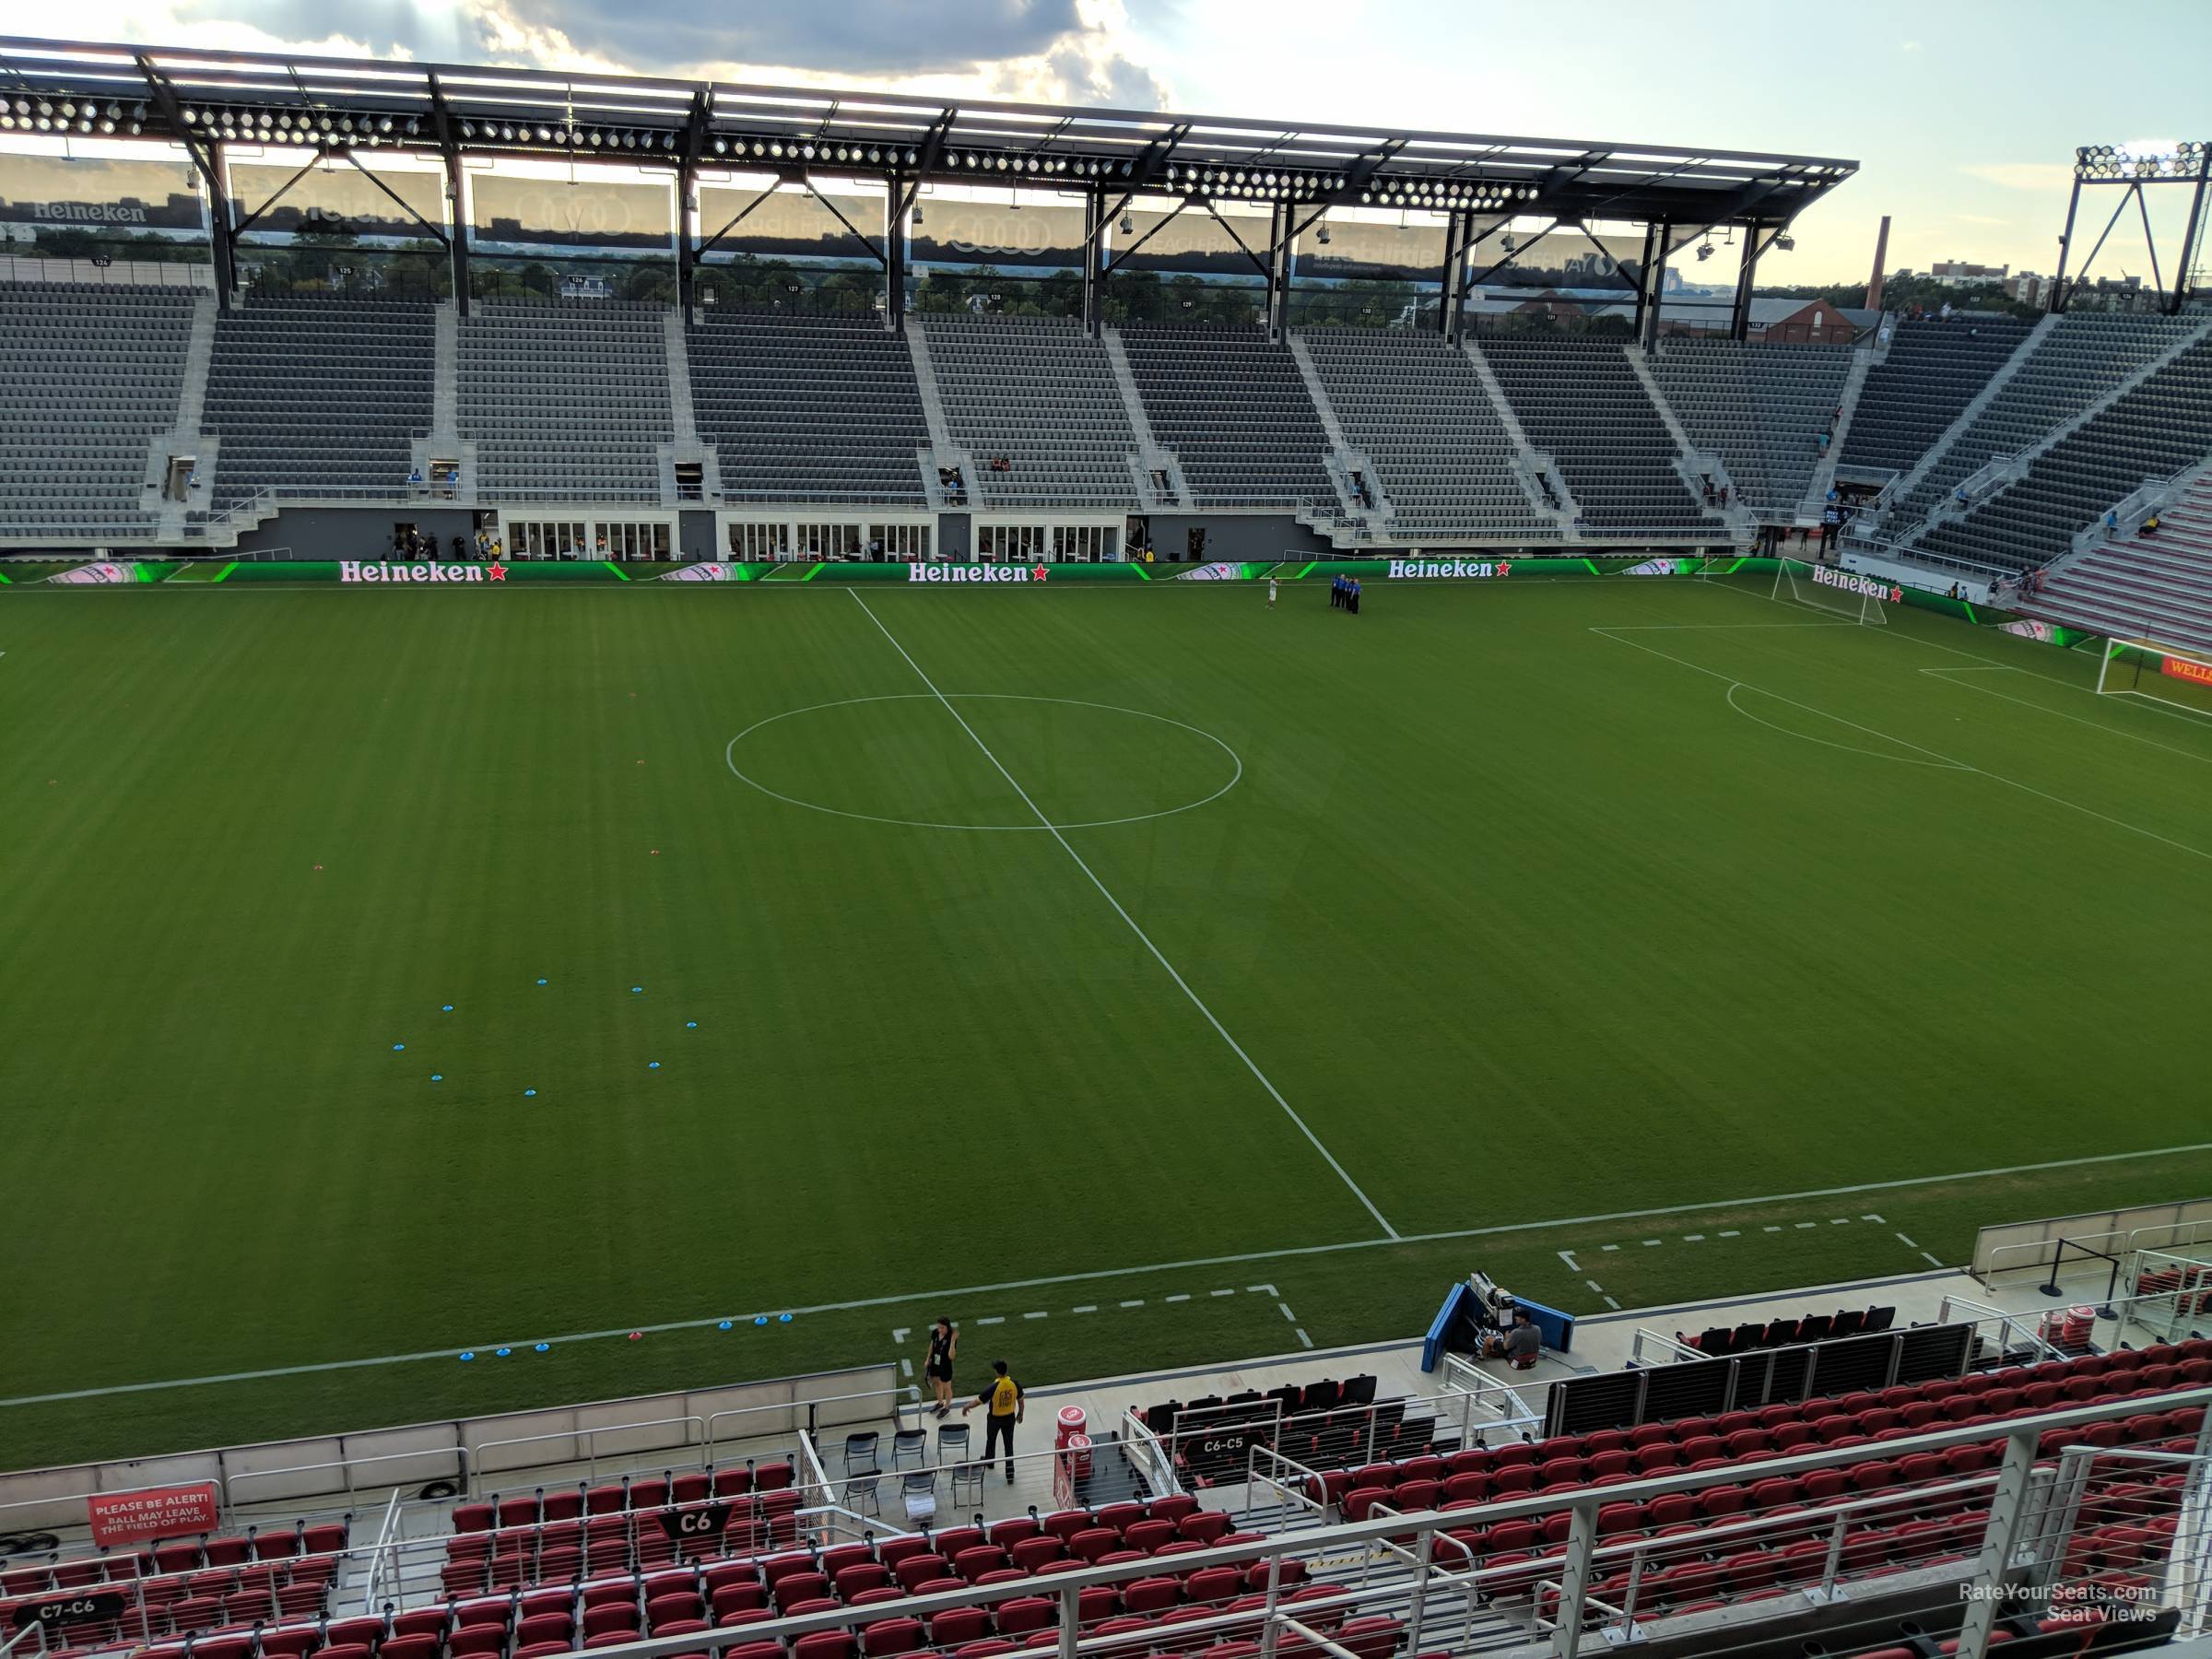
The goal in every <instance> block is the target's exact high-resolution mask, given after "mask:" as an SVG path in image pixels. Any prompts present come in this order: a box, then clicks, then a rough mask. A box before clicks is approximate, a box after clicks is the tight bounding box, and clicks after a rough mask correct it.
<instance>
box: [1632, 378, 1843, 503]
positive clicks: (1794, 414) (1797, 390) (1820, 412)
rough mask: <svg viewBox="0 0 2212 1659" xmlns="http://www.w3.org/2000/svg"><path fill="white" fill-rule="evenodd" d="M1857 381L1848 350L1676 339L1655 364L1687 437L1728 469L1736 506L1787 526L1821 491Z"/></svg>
mask: <svg viewBox="0 0 2212 1659" xmlns="http://www.w3.org/2000/svg"><path fill="white" fill-rule="evenodd" d="M1850 373H1851V348H1850V347H1842V346H1751V345H1747V344H1745V343H1744V342H1743V341H1740V340H1698V339H1669V340H1665V341H1663V342H1662V344H1661V347H1660V350H1659V352H1658V354H1657V355H1656V356H1654V357H1653V359H1652V374H1653V378H1654V379H1655V380H1657V382H1659V386H1660V389H1661V390H1662V391H1663V392H1664V393H1665V394H1666V401H1667V403H1668V405H1669V406H1671V407H1672V408H1673V409H1674V411H1675V413H1676V415H1677V417H1678V418H1680V420H1681V422H1682V426H1683V429H1685V430H1686V431H1687V432H1688V434H1689V436H1690V437H1691V439H1692V440H1693V441H1696V442H1697V443H1698V445H1699V446H1700V448H1702V449H1706V450H1710V451H1712V452H1713V453H1716V454H1718V455H1719V456H1720V457H1721V459H1722V461H1723V462H1724V464H1725V465H1726V466H1727V468H1728V476H1729V477H1730V478H1731V479H1733V480H1734V482H1735V499H1736V500H1739V501H1741V502H1742V503H1743V504H1744V505H1745V506H1747V507H1750V508H1752V509H1754V510H1756V511H1758V512H1761V513H1764V514H1769V515H1779V516H1782V517H1784V518H1786V517H1788V516H1789V515H1790V514H1792V513H1793V512H1795V511H1796V509H1797V507H1798V505H1799V503H1800V502H1802V501H1803V500H1804V499H1805V496H1806V491H1807V490H1808V489H1809V488H1811V487H1812V482H1813V475H1814V473H1815V472H1816V471H1817V470H1818V467H1819V465H1820V461H1821V457H1822V454H1823V451H1822V448H1821V444H1820V437H1821V434H1822V433H1824V432H1825V433H1829V434H1830V435H1831V440H1832V434H1833V432H1834V429H1835V422H1836V418H1837V416H1838V414H1839V413H1840V411H1841V407H1842V401H1843V382H1844V381H1845V380H1846V379H1847V378H1848V377H1849V376H1850Z"/></svg>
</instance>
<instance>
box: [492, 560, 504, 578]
mask: <svg viewBox="0 0 2212 1659" xmlns="http://www.w3.org/2000/svg"><path fill="white" fill-rule="evenodd" d="M491 579H492V580H493V581H494V582H504V581H506V580H507V567H506V566H505V565H503V564H495V565H493V566H492V567H491Z"/></svg>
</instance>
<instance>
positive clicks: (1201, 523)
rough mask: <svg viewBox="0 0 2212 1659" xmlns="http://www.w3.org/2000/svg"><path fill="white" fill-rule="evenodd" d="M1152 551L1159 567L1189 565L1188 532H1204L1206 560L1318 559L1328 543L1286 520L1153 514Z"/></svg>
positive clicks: (1259, 516) (1244, 515) (1253, 515)
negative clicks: (1162, 564) (1175, 563)
mask: <svg viewBox="0 0 2212 1659" xmlns="http://www.w3.org/2000/svg"><path fill="white" fill-rule="evenodd" d="M1151 518H1152V550H1153V552H1154V553H1155V554H1157V555H1158V556H1159V559H1160V560H1161V561H1162V562H1172V561H1179V560H1182V559H1188V558H1189V557H1190V554H1189V547H1190V532H1191V531H1192V530H1193V529H1203V530H1204V531H1205V532H1206V551H1205V552H1204V553H1203V554H1202V555H1200V557H1201V558H1203V559H1319V558H1321V557H1322V556H1323V555H1324V554H1325V553H1327V552H1328V551H1329V543H1328V538H1327V537H1326V536H1323V535H1315V534H1314V533H1313V532H1312V531H1311V530H1309V529H1307V528H1306V527H1305V526H1304V525H1303V524H1300V523H1299V522H1298V521H1297V520H1296V519H1294V518H1292V517H1291V516H1290V515H1289V514H1288V513H1285V514H1283V515H1281V516H1280V517H1277V516H1274V515H1270V514H1265V513H1211V514H1209V513H1204V512H1191V513H1182V512H1155V513H1153V514H1152V515H1151Z"/></svg>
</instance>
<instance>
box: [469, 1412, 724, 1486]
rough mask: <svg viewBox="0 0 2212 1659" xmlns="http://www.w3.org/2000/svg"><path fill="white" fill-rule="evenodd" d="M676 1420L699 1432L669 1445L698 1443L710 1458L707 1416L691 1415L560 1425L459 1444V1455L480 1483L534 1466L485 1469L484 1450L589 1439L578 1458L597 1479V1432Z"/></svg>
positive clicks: (680, 1448) (703, 1458)
mask: <svg viewBox="0 0 2212 1659" xmlns="http://www.w3.org/2000/svg"><path fill="white" fill-rule="evenodd" d="M677 1424H685V1425H688V1426H691V1427H695V1428H697V1429H698V1430H699V1434H698V1437H697V1438H696V1439H694V1438H693V1437H691V1436H689V1435H688V1434H687V1435H686V1436H685V1438H684V1439H682V1440H679V1441H674V1442H673V1443H672V1444H671V1446H670V1447H669V1448H668V1449H669V1450H675V1451H683V1450H688V1449H689V1448H690V1447H692V1446H697V1447H699V1448H700V1462H701V1463H702V1464H705V1463H711V1462H712V1461H713V1460H712V1457H711V1456H709V1455H708V1453H707V1448H708V1445H709V1441H708V1438H707V1420H706V1419H705V1418H699V1417H694V1416H690V1415H686V1416H683V1417H672V1418H652V1419H650V1420H648V1421H646V1422H642V1423H602V1424H598V1425H595V1426H594V1427H592V1428H589V1429H581V1428H579V1429H563V1430H559V1431H557V1432H555V1433H551V1434H523V1435H516V1436H514V1437H513V1438H512V1439H509V1440H494V1441H481V1442H480V1443H478V1444H477V1445H474V1446H469V1445H464V1446H462V1447H461V1448H460V1451H461V1455H462V1458H463V1460H464V1462H465V1464H466V1465H467V1466H468V1468H469V1470H470V1472H471V1474H472V1475H473V1477H474V1478H475V1480H476V1481H477V1482H479V1483H480V1482H482V1481H483V1480H484V1478H485V1477H487V1476H488V1475H504V1474H509V1473H512V1471H514V1470H516V1469H526V1468H531V1467H533V1466H535V1465H530V1464H508V1465H501V1466H500V1468H498V1469H486V1468H485V1467H484V1466H483V1465H484V1456H485V1453H488V1452H490V1451H493V1450H494V1449H500V1450H504V1449H505V1448H507V1447H510V1446H536V1445H543V1444H545V1443H546V1442H547V1441H586V1442H588V1443H589V1445H590V1447H591V1449H590V1450H589V1451H587V1452H585V1453H584V1454H583V1457H582V1460H581V1461H582V1463H583V1465H584V1468H585V1470H586V1471H587V1474H586V1478H588V1479H593V1480H596V1479H597V1478H598V1477H599V1450H598V1437H599V1436H600V1435H602V1434H627V1433H630V1432H633V1431H635V1430H641V1429H666V1428H670V1427H673V1426H675V1425H677ZM556 1461H558V1462H560V1463H575V1462H577V1461H579V1460H578V1459H576V1458H572V1457H564V1458H559V1459H558V1460H556ZM685 1466H686V1467H687V1468H688V1467H689V1466H690V1465H689V1464H688V1463H687V1464H686V1465H685Z"/></svg>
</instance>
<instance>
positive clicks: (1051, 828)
mask: <svg viewBox="0 0 2212 1659" xmlns="http://www.w3.org/2000/svg"><path fill="white" fill-rule="evenodd" d="M845 592H846V593H848V594H852V595H853V604H855V605H857V606H860V608H861V609H862V610H863V611H865V612H866V613H867V618H868V620H869V621H871V622H873V623H875V624H876V631H877V633H880V634H881V635H882V636H883V637H884V638H885V639H887V640H889V641H890V642H891V649H892V650H893V651H895V652H897V653H899V654H900V656H902V657H905V658H906V665H907V666H908V667H909V668H912V670H913V671H914V677H916V678H917V679H919V680H920V681H921V682H922V683H923V684H924V686H927V687H928V688H929V694H930V695H931V696H932V697H934V698H935V699H936V700H937V701H939V702H940V703H943V704H944V705H945V712H946V713H947V714H949V715H951V716H952V717H953V719H955V720H956V721H959V726H960V730H961V731H963V732H965V733H967V734H968V736H969V738H970V740H971V742H973V743H974V745H975V747H977V748H979V749H982V751H983V759H986V760H988V761H990V762H991V764H992V765H993V766H994V767H995V768H997V771H998V775H999V776H1000V777H1002V778H1004V779H1005V780H1006V783H1007V785H1008V787H1010V788H1011V789H1012V790H1013V791H1014V793H1015V794H1018V795H1019V796H1020V797H1021V804H1022V805H1023V806H1027V807H1028V808H1029V809H1030V811H1031V812H1033V813H1035V814H1036V815H1037V821H1038V822H1039V823H1040V824H1042V825H1043V826H1044V829H1045V832H1046V833H1047V834H1049V835H1050V836H1051V837H1052V838H1053V840H1054V841H1058V842H1059V843H1060V850H1061V851H1062V852H1063V853H1066V854H1067V855H1068V856H1069V857H1070V858H1072V859H1074V860H1075V861H1076V868H1077V869H1078V870H1080V871H1082V872H1083V874H1084V875H1086V876H1088V877H1090V885H1091V886H1092V887H1094V888H1098V889H1099V894H1100V897H1101V898H1103V899H1104V900H1106V902H1107V903H1109V904H1111V905H1112V906H1113V912H1114V914H1115V915H1117V916H1119V917H1121V919H1122V920H1123V921H1124V922H1126V923H1127V924H1129V931H1130V932H1131V933H1133V934H1135V935H1136V937H1137V942H1138V943H1139V944H1141V945H1142V946H1144V947H1145V948H1146V949H1147V950H1148V951H1150V952H1151V953H1152V959H1153V960H1154V961H1156V962H1158V963H1159V965H1160V966H1161V967H1162V968H1165V969H1166V970H1167V971H1168V977H1169V978H1170V979H1171V980H1173V981H1174V982H1175V984H1176V988H1177V989H1178V990H1180V991H1181V992H1182V994H1183V995H1185V996H1187V997H1189V998H1190V999H1191V1006H1193V1007H1194V1008H1196V1009H1197V1010H1198V1012H1199V1013H1201V1014H1203V1015H1205V1016H1206V1024H1208V1025H1210V1026H1212V1027H1213V1028H1214V1030H1215V1031H1216V1033H1217V1034H1218V1035H1219V1037H1220V1039H1221V1041H1224V1042H1226V1043H1228V1044H1229V1046H1230V1052H1231V1053H1234V1054H1235V1055H1236V1057H1237V1058H1238V1059H1240V1060H1241V1061H1243V1062H1244V1069H1245V1070H1247V1071H1249V1072H1250V1073H1251V1074H1252V1075H1253V1077H1257V1078H1258V1079H1259V1080H1260V1087H1261V1088H1264V1089H1265V1090H1266V1091H1267V1092H1268V1094H1269V1095H1271V1096H1272V1097H1273V1098H1274V1100H1275V1103H1276V1104H1277V1106H1280V1107H1281V1108H1282V1109H1283V1115H1284V1116H1285V1117H1287V1118H1288V1119H1289V1120H1290V1121H1291V1122H1292V1123H1294V1124H1297V1125H1298V1130H1299V1133H1300V1135H1304V1136H1305V1137H1306V1139H1308V1140H1309V1141H1311V1142H1312V1144H1313V1150H1315V1151H1316V1152H1318V1153H1320V1154H1321V1155H1322V1157H1324V1159H1328V1164H1329V1168H1330V1169H1332V1170H1334V1171H1336V1176H1337V1179H1338V1180H1340V1181H1342V1182H1344V1184H1345V1185H1346V1186H1347V1187H1349V1188H1350V1189H1351V1193H1352V1196H1353V1197H1355V1198H1357V1199H1359V1202H1360V1203H1361V1204H1362V1205H1364V1206H1366V1207H1367V1213H1368V1214H1369V1215H1371V1216H1372V1217H1373V1218H1375V1225H1376V1226H1377V1227H1380V1228H1381V1229H1382V1230H1383V1231H1384V1232H1386V1233H1388V1234H1389V1235H1390V1236H1391V1237H1392V1238H1396V1237H1397V1236H1398V1230H1397V1229H1396V1228H1394V1227H1393V1226H1392V1225H1391V1224H1390V1222H1389V1220H1388V1219H1387V1218H1385V1217H1384V1216H1383V1214H1382V1211H1381V1210H1379V1209H1377V1208H1376V1207H1375V1205H1374V1200H1372V1199H1371V1198H1370V1197H1369V1196H1368V1195H1367V1194H1365V1193H1363V1192H1361V1191H1360V1190H1359V1182H1356V1181H1354V1180H1353V1179H1352V1178H1351V1176H1350V1175H1349V1174H1347V1172H1346V1171H1345V1167H1344V1166H1343V1165H1342V1164H1340V1163H1338V1162H1337V1161H1336V1155H1335V1153H1333V1152H1331V1151H1330V1150H1329V1149H1328V1147H1324V1146H1323V1145H1322V1144H1321V1136H1320V1135H1316V1134H1314V1133H1313V1131H1312V1129H1310V1128H1308V1127H1307V1125H1306V1120H1305V1119H1304V1118H1301V1117H1300V1116H1299V1115H1298V1113H1297V1112H1294V1111H1292V1110H1291V1107H1290V1102H1289V1101H1288V1100H1284V1099H1283V1095H1282V1091H1281V1090H1280V1089H1278V1088H1276V1086H1275V1085H1274V1084H1273V1083H1271V1082H1269V1081H1268V1080H1267V1074H1266V1073H1265V1072H1264V1071H1262V1070H1261V1069H1260V1068H1259V1067H1258V1066H1257V1065H1254V1064H1253V1058H1252V1056H1251V1055H1250V1054H1248V1053H1245V1052H1244V1049H1243V1045H1242V1044H1241V1043H1240V1042H1238V1041H1237V1040H1236V1039H1235V1038H1234V1037H1231V1036H1230V1034H1229V1028H1228V1027H1226V1026H1224V1025H1223V1024H1222V1023H1221V1022H1220V1021H1219V1020H1218V1019H1217V1018H1214V1011H1213V1010H1212V1009H1211V1008H1209V1007H1207V1006H1206V1004H1205V1003H1204V1002H1203V1001H1201V1000H1200V998H1199V995H1198V993H1197V992H1195V991H1194V990H1192V989H1191V987H1190V983H1189V982H1188V981H1186V980H1185V979H1184V978H1183V977H1182V974H1180V973H1178V972H1176V971H1175V964H1174V963H1172V962H1171V961H1169V960H1168V959H1167V958H1166V957H1165V956H1163V955H1161V954H1160V948H1159V946H1157V945H1155V944H1153V943H1152V940H1151V937H1150V936H1149V935H1147V933H1146V932H1145V930H1144V929H1143V928H1141V927H1139V926H1138V925H1137V924H1136V918H1135V917H1134V916H1132V915H1131V914H1130V913H1129V912H1127V911H1125V910H1124V909H1123V908H1122V901H1121V900H1119V899H1116V898H1115V897H1114V896H1113V894H1112V892H1110V891H1109V890H1108V889H1107V887H1106V884H1105V883H1104V882H1102V881H1100V879H1099V877H1098V875H1097V873H1096V872H1095V871H1093V870H1092V869H1091V867H1090V866H1089V865H1087V864H1085V863H1084V862H1083V855H1082V854H1081V853H1078V852H1077V851H1076V850H1075V848H1074V847H1073V846H1071V845H1070V844H1069V843H1068V839H1067V837H1066V836H1065V835H1063V834H1061V833H1060V828H1059V826H1058V825H1056V824H1054V823H1053V820H1052V819H1050V818H1046V817H1045V816H1044V814H1043V812H1042V811H1041V810H1040V809H1039V807H1038V806H1037V803H1036V802H1034V801H1032V800H1030V792H1029V791H1028V790H1026V789H1024V788H1023V787H1022V786H1021V785H1020V784H1019V783H1018V782H1016V781H1015V777H1014V774H1013V773H1012V772H1010V771H1007V770H1006V767H1005V766H1003V765H1001V764H1000V762H999V759H998V757H997V756H996V755H994V754H993V753H992V752H991V746H990V745H989V744H987V743H985V742H984V741H983V740H982V738H981V737H978V736H976V735H975V728H974V727H973V726H971V725H970V724H968V722H967V721H966V720H965V719H963V718H962V717H961V714H960V712H959V710H958V709H956V708H954V707H953V706H952V704H951V703H950V702H949V701H948V700H947V699H946V696H945V693H944V692H942V691H940V690H938V689H937V687H936V682H935V680H933V679H931V678H930V677H929V676H928V675H926V674H924V673H923V672H922V665H921V664H919V663H917V662H915V661H914V659H913V658H912V656H910V655H908V654H907V649H906V647H905V646H903V645H901V644H900V643H899V641H898V639H897V638H896V637H895V636H894V635H893V634H892V632H891V630H890V629H888V628H886V627H884V625H883V618H880V617H878V616H877V614H876V613H875V612H874V611H872V610H868V602H867V601H866V600H865V599H863V598H862V597H861V596H860V594H859V592H858V590H857V589H853V588H847V589H846V590H845Z"/></svg>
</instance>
